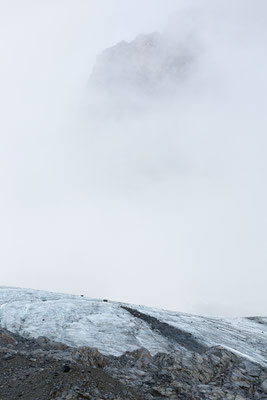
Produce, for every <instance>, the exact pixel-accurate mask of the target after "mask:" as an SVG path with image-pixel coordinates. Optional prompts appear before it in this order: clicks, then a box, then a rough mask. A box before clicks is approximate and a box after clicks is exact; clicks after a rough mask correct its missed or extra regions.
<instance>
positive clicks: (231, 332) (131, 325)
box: [0, 286, 267, 366]
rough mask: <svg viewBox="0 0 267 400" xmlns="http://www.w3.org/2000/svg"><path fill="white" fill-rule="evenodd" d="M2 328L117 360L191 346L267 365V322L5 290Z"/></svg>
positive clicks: (1, 291)
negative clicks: (221, 350)
mask: <svg viewBox="0 0 267 400" xmlns="http://www.w3.org/2000/svg"><path fill="white" fill-rule="evenodd" d="M122 307H126V308H127V307H128V309H132V310H133V313H131V312H129V310H127V309H125V308H122ZM134 313H135V314H134ZM151 317H152V318H151ZM0 327H3V328H6V329H8V330H10V331H12V332H16V333H19V334H22V335H24V336H29V337H35V338H36V337H38V336H46V337H49V338H51V339H54V340H56V341H60V342H63V343H66V344H68V345H71V346H84V345H86V346H89V347H97V348H98V349H99V350H100V351H101V352H102V353H104V354H113V355H120V354H122V353H124V352H125V351H131V350H134V349H136V348H140V347H145V348H147V349H148V350H149V351H150V352H151V353H152V354H155V353H157V352H171V351H173V350H175V349H183V348H184V349H185V350H186V348H188V347H187V346H188V343H189V342H190V343H191V342H192V343H193V342H194V343H197V344H199V346H203V347H211V346H214V345H221V346H224V347H227V348H230V349H232V350H233V351H235V352H237V353H239V354H240V353H241V354H242V355H243V356H245V357H248V358H250V359H252V360H254V361H257V362H259V363H261V364H262V365H265V366H267V318H255V319H254V320H253V319H247V318H231V319H229V318H209V317H202V316H196V315H189V314H184V313H178V312H171V311H165V310H158V309H154V308H149V307H144V306H134V305H127V304H123V303H117V302H104V301H103V300H96V299H91V298H88V297H81V296H74V295H67V294H59V293H50V292H44V291H38V290H31V289H20V288H12V287H1V286H0ZM169 332H170V334H169ZM174 334H175V335H176V336H177V340H176V337H175V335H174ZM171 335H172V336H171ZM184 336H185V341H184V342H183V341H182V338H183V337H184ZM188 340H189V342H188ZM184 343H185V344H184Z"/></svg>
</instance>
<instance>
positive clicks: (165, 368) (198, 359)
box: [0, 329, 267, 400]
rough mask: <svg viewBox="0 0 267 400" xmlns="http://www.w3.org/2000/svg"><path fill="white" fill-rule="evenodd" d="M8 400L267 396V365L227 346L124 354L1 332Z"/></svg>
mask: <svg viewBox="0 0 267 400" xmlns="http://www.w3.org/2000/svg"><path fill="white" fill-rule="evenodd" d="M0 371H1V374H0V399H1V400H2V399H3V400H15V399H23V400H37V399H38V400H48V399H49V400H52V399H54V400H79V399H80V400H81V399H90V400H100V399H102V400H104V399H110V400H112V399H113V400H115V399H116V400H126V399H129V400H141V399H142V400H143V399H146V400H153V399H155V400H163V399H188V400H197V399H207V400H225V399H228V400H246V399H251V400H252V399H255V400H260V399H261V400H264V399H265V400H266V399H267V369H266V368H264V367H262V366H261V365H260V364H257V363H255V362H252V361H250V360H249V359H247V358H243V357H242V356H241V355H240V354H237V353H236V354H235V353H233V352H231V351H229V350H227V349H225V348H223V347H220V346H216V347H213V348H210V349H208V350H207V349H206V350H205V351H202V352H201V353H199V352H195V351H190V350H187V351H184V350H181V351H175V352H173V353H170V354H163V353H159V354H156V355H155V356H151V354H150V353H149V352H148V351H147V350H146V349H139V350H135V351H133V352H127V353H125V354H123V355H122V356H120V357H114V356H103V355H101V354H100V353H99V352H98V350H97V349H90V348H87V347H80V348H71V347H68V346H66V345H62V344H60V343H55V342H52V341H49V340H48V339H46V338H39V339H37V340H33V339H30V340H27V339H25V338H22V337H20V336H18V335H15V334H11V333H10V332H8V331H5V330H3V329H1V330H0Z"/></svg>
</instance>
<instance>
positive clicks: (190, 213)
mask: <svg viewBox="0 0 267 400" xmlns="http://www.w3.org/2000/svg"><path fill="white" fill-rule="evenodd" d="M233 3H234V4H233ZM266 14H267V5H266V2H265V1H261V0H258V1H257V2H255V1H254V2H253V1H252V0H251V1H248V0H247V1H246V0H242V1H235V2H231V1H224V2H221V1H178V0H176V1H167V0H145V1H144V0H142V1H141V0H135V1H133V0H97V1H96V0H91V1H89V0H87V1H86V0H75V1H74V0H64V1H63V0H51V1H50V0H46V1H36V0H35V1H27V0H25V1H23V2H21V1H19V0H16V1H14V0H0V110H1V117H0V190H1V197H0V243H1V247H0V268H1V284H2V285H11V286H21V287H32V288H39V289H45V290H51V291H62V292H70V293H77V294H80V293H82V294H84V295H88V296H91V297H97V298H109V299H113V300H119V301H125V302H132V303H138V304H146V305H151V306H155V307H162V308H169V309H174V310H180V311H186V312H194V313H206V314H213V315H218V314H223V315H253V314H266V301H267V291H266V281H267V272H266V262H267V251H266V243H267V234H266V233H267V232H266V231H267V215H266V204H267V187H266V182H267V180H266V178H267V176H266V175H267V161H266V145H267V139H266V128H267V115H266V89H267V79H266V71H267V68H266V67H267V55H266V44H267V27H266V24H265V21H266V17H267V15H266ZM166 25H169V26H170V25H172V26H175V29H174V34H179V35H183V34H184V33H185V32H191V31H192V32H193V34H194V36H195V37H196V38H197V40H198V41H199V43H200V44H201V46H202V50H203V51H202V56H201V57H200V59H199V62H198V64H197V71H196V73H195V75H194V78H192V80H191V81H190V82H189V84H188V85H187V86H186V87H185V88H183V92H182V94H181V96H180V97H179V100H177V102H175V103H174V104H172V105H171V107H170V109H167V110H166V107H164V106H163V108H162V112H160V113H158V114H157V115H153V114H152V115H149V116H148V117H147V118H146V119H144V120H141V121H132V120H130V121H128V123H126V124H125V125H120V126H115V125H106V126H105V128H104V129H103V131H102V132H98V134H99V136H97V135H96V139H95V140H96V144H95V145H94V146H92V145H91V140H90V137H91V135H93V133H92V132H89V131H88V132H87V130H86V126H85V125H84V120H83V117H82V116H81V113H80V109H81V108H82V109H83V107H84V106H83V99H84V95H85V90H86V85H87V81H88V78H89V76H90V71H91V69H92V66H93V64H94V61H95V59H96V57H97V55H98V54H99V53H101V51H102V50H103V49H105V48H106V47H108V46H111V45H113V44H115V43H117V42H118V41H120V40H132V39H133V38H134V37H135V36H136V35H138V34H139V33H148V32H153V31H156V30H162V29H164V28H165V27H166ZM94 133H95V132H94Z"/></svg>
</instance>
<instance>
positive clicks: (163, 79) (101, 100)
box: [89, 32, 197, 111]
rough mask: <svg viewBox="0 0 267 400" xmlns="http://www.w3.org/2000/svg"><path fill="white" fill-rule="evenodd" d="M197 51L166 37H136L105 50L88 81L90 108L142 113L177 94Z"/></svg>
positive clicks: (194, 60) (193, 62) (192, 64)
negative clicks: (156, 101)
mask: <svg viewBox="0 0 267 400" xmlns="http://www.w3.org/2000/svg"><path fill="white" fill-rule="evenodd" d="M196 54H197V51H196V48H195V47H194V46H193V45H192V43H190V42H189V41H186V40H185V39H183V40H181V39H180V38H179V37H176V36H174V35H170V34H167V33H166V32H165V33H158V32H153V33H150V34H141V35H138V36H137V37H136V38H135V39H134V40H132V41H130V42H127V41H121V42H119V43H117V44H116V45H114V46H112V47H110V48H107V49H106V50H104V51H103V53H102V54H101V55H100V56H99V57H98V58H97V60H96V63H95V66H94V68H93V71H92V73H91V75H90V78H89V98H90V101H91V104H90V106H91V107H95V108H98V107H99V108H103V107H105V103H107V104H108V105H109V107H111V105H112V106H113V107H118V108H119V109H120V111H122V110H125V109H127V108H128V109H129V108H130V109H142V108H143V107H145V105H147V103H146V102H147V101H149V102H151V101H152V102H153V101H155V100H158V101H159V100H160V101H162V100H163V99H166V98H168V97H170V96H172V95H175V94H177V93H178V92H179V89H180V87H181V85H182V84H183V82H184V81H185V80H186V79H187V77H188V76H190V73H191V72H192V69H193V67H194V64H195V62H196Z"/></svg>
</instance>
